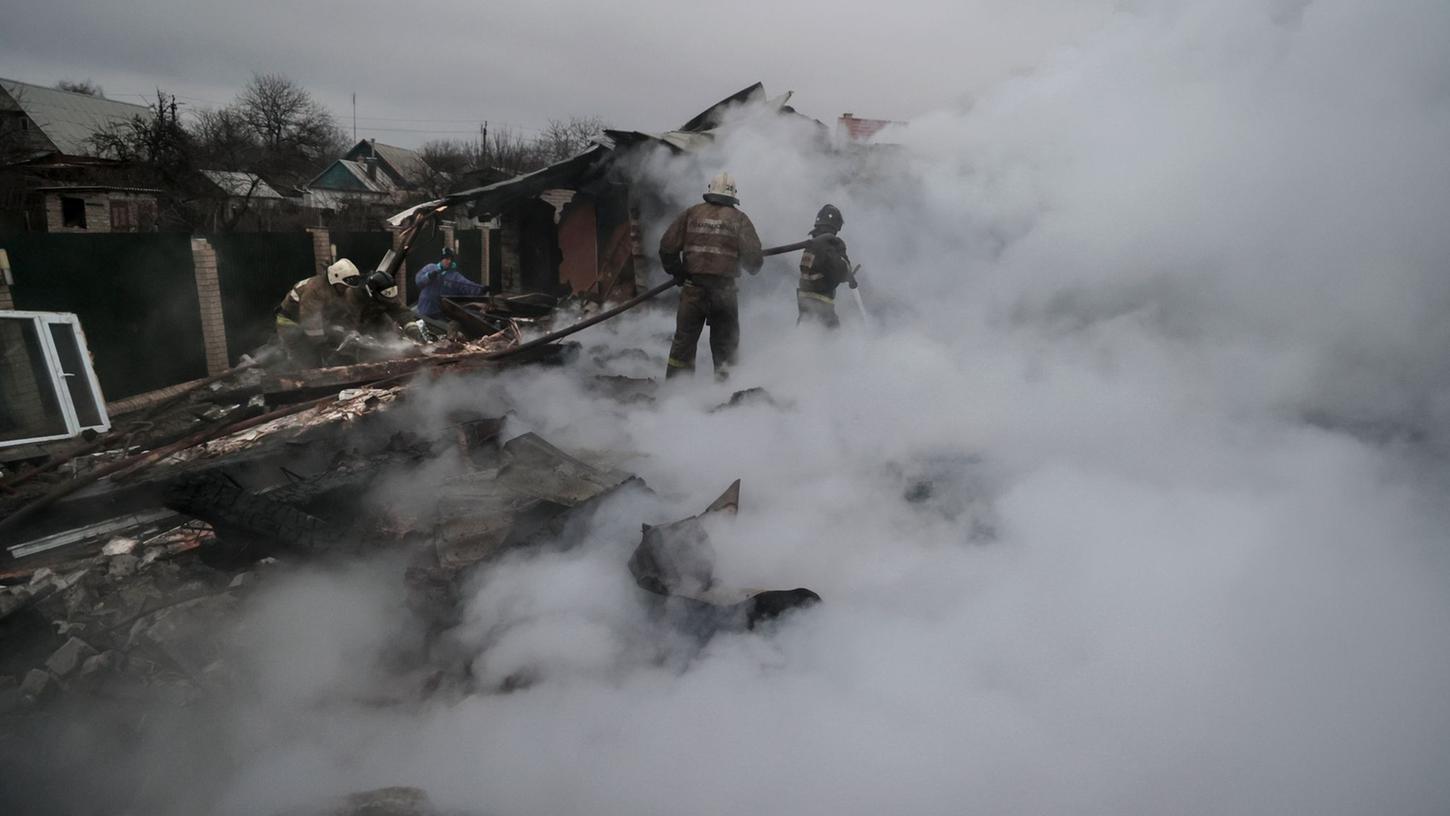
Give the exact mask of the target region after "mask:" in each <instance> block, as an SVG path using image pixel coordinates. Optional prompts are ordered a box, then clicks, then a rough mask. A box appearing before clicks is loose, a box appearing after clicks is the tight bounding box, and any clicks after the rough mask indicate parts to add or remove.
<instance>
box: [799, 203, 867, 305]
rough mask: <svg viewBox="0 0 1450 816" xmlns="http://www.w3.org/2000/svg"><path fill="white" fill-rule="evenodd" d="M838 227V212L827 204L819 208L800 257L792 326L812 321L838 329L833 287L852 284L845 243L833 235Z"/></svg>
mask: <svg viewBox="0 0 1450 816" xmlns="http://www.w3.org/2000/svg"><path fill="white" fill-rule="evenodd" d="M840 225H841V215H840V211H839V210H837V209H836V208H835V207H832V206H830V205H829V204H828V205H826V207H823V208H821V213H820V215H818V216H817V217H816V226H815V228H814V229H812V230H811V245H810V246H808V247H806V249H805V251H804V252H802V253H801V279H800V284H799V286H798V287H797V288H796V305H797V306H798V307H799V308H800V316H799V317H798V318H797V319H796V323H800V322H802V321H806V320H813V321H816V322H818V323H821V324H822V325H825V326H827V327H828V328H832V329H834V328H836V327H837V326H839V325H841V319H840V318H839V317H837V316H836V287H838V286H840V285H841V284H843V283H851V284H852V285H854V281H853V279H852V276H851V259H850V258H849V257H848V256H847V255H846V242H845V241H843V240H841V238H840V236H838V235H837V234H836V231H837V230H839V229H840Z"/></svg>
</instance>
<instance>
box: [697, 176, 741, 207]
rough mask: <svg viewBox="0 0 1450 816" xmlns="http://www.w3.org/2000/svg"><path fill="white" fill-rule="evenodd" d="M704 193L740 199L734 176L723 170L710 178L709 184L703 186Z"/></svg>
mask: <svg viewBox="0 0 1450 816" xmlns="http://www.w3.org/2000/svg"><path fill="white" fill-rule="evenodd" d="M705 195H716V196H724V197H725V198H728V199H731V200H733V201H736V202H739V200H740V196H739V194H738V192H737V191H736V189H735V177H734V176H732V175H730V174H729V173H726V172H724V171H721V172H720V174H719V175H717V176H715V177H714V178H712V179H710V185H709V186H708V187H706V188H705Z"/></svg>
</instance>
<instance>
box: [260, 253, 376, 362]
mask: <svg viewBox="0 0 1450 816" xmlns="http://www.w3.org/2000/svg"><path fill="white" fill-rule="evenodd" d="M361 284H362V275H360V274H359V273H358V271H357V266H356V265H354V264H353V262H352V261H349V260H348V259H346V258H343V259H342V260H340V261H338V262H336V263H334V264H332V265H331V266H329V267H327V269H325V270H323V271H322V272H319V273H318V274H316V275H313V276H312V277H310V278H304V279H302V280H300V281H298V282H297V283H295V284H293V286H292V289H291V290H290V291H288V292H287V296H286V297H284V298H282V302H281V303H280V304H278V306H277V311H276V315H277V339H278V340H279V341H280V342H281V344H282V348H283V349H284V350H286V352H287V356H288V358H289V359H290V360H291V361H292V364H293V365H295V366H297V367H298V368H316V367H317V366H319V365H322V362H323V356H324V354H325V353H326V352H329V351H331V350H332V349H334V348H336V347H337V344H338V343H340V342H342V340H343V339H344V338H345V337H346V336H347V332H348V331H349V330H352V329H354V328H355V322H356V321H355V317H354V311H355V310H354V309H353V308H352V306H351V304H350V303H349V299H348V297H347V293H348V291H349V290H351V289H353V288H355V287H357V286H359V285H361Z"/></svg>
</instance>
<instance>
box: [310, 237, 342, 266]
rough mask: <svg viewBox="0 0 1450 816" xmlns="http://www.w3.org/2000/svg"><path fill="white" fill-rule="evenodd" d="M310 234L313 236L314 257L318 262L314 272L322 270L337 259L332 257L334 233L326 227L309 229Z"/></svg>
mask: <svg viewBox="0 0 1450 816" xmlns="http://www.w3.org/2000/svg"><path fill="white" fill-rule="evenodd" d="M307 232H308V234H309V235H311V236H312V258H313V260H315V261H316V262H317V268H316V269H313V270H312V272H313V274H316V273H318V272H321V271H322V270H324V269H326V268H327V267H329V266H332V262H333V261H334V260H336V259H335V258H333V257H332V233H331V232H329V231H328V230H327V229H326V228H313V229H309V230H308V231H307Z"/></svg>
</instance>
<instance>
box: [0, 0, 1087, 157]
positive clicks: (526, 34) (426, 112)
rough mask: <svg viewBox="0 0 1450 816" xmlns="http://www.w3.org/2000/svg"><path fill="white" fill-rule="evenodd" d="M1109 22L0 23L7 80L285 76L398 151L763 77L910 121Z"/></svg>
mask: <svg viewBox="0 0 1450 816" xmlns="http://www.w3.org/2000/svg"><path fill="white" fill-rule="evenodd" d="M1113 5H1114V4H1113V3H1112V2H1110V0H1021V1H1020V2H1017V3H1002V2H1000V0H996V1H995V2H994V0H955V1H952V0H947V1H945V2H944V1H943V0H898V1H897V2H889V3H887V2H882V3H871V4H865V3H838V4H834V5H832V4H825V3H819V2H804V0H737V2H734V3H729V4H694V3H679V2H668V3H667V2H661V0H625V2H615V3H593V2H577V1H576V2H553V1H551V0H532V2H520V1H519V0H501V1H500V2H488V3H478V2H465V1H464V0H424V2H416V3H383V2H379V0H346V1H344V0H323V1H322V2H295V1H294V2H281V1H280V0H254V2H248V3H235V2H232V3H214V2H198V1H197V0H128V2H124V3H96V2H93V0H45V1H43V2H37V1H36V0H20V3H19V13H16V12H15V11H10V12H9V13H7V14H6V15H5V18H6V22H5V25H4V26H0V76H4V77H6V78H11V79H18V80H22V81H26V82H33V83H36V84H41V85H50V84H54V83H55V82H57V81H59V80H62V79H92V80H94V81H95V82H97V83H99V84H100V85H101V86H102V87H103V88H104V89H105V92H106V95H107V96H108V97H111V98H114V99H122V100H127V101H136V102H139V101H142V100H143V97H145V96H147V95H154V92H155V89H156V88H157V87H160V88H162V89H164V90H166V91H169V92H171V93H175V94H176V95H177V96H178V97H179V98H180V101H181V102H183V103H186V104H191V105H194V106H197V107H208V106H212V107H214V106H217V105H219V104H223V103H225V102H227V101H228V100H230V99H231V98H232V97H233V96H235V94H236V91H237V89H238V88H239V87H240V86H241V85H242V84H243V83H245V82H246V80H247V79H248V77H249V76H250V75H251V73H252V72H254V71H264V72H280V73H283V74H286V75H287V76H290V77H292V78H293V79H295V80H297V81H298V82H300V83H301V84H303V85H304V86H306V87H307V88H309V89H310V90H312V91H313V92H315V93H316V94H317V95H318V96H319V97H320V98H321V99H322V100H323V101H324V102H326V103H327V104H328V105H329V106H330V107H331V108H332V109H333V111H334V112H335V113H336V114H337V116H338V121H339V124H341V125H343V126H344V128H345V129H351V126H352V115H351V114H352V111H351V101H350V100H351V94H352V93H353V92H356V93H357V122H358V134H359V135H360V136H372V137H374V138H377V139H379V140H384V141H387V142H391V143H396V144H401V145H417V144H420V143H422V142H424V141H427V140H429V139H433V138H443V137H460V138H463V137H467V136H470V135H473V134H476V133H477V131H478V125H479V123H480V122H481V121H484V120H487V121H488V122H489V123H490V127H495V128H496V127H499V126H501V125H507V126H512V127H514V128H517V129H529V128H538V127H540V126H541V125H543V124H544V123H545V122H546V121H547V120H548V119H550V118H565V117H568V116H570V115H574V114H581V115H590V114H595V115H599V116H602V117H604V118H605V119H606V120H607V121H608V122H609V123H610V124H613V125H615V126H620V127H629V128H639V129H643V130H660V129H665V128H669V127H674V126H678V125H679V124H681V123H683V122H684V121H685V120H686V119H688V118H689V117H691V116H693V115H694V114H695V113H698V112H699V111H700V110H702V109H703V108H705V107H706V106H708V105H709V104H711V103H713V102H715V101H717V100H718V99H720V98H722V97H724V96H726V95H728V94H730V93H732V92H734V91H736V90H738V89H740V88H743V87H745V86H746V85H749V84H750V83H752V82H755V81H757V80H759V81H763V82H764V83H765V86H766V90H767V91H769V92H770V93H771V94H772V95H774V94H778V93H780V92H782V91H785V90H793V91H795V92H796V96H795V99H794V102H795V104H796V106H797V108H798V109H800V110H801V111H802V112H803V113H807V114H810V115H812V116H815V117H817V118H820V119H823V120H829V119H831V118H834V117H835V116H837V115H839V114H841V113H843V112H847V111H849V112H852V113H855V114H857V115H858V116H865V117H871V118H889V119H908V118H911V117H914V116H917V115H920V114H923V113H926V112H929V111H932V110H936V109H939V108H942V107H951V106H956V105H960V104H961V103H962V102H963V101H964V100H966V99H969V98H970V97H971V96H973V95H974V94H977V93H980V92H981V91H982V89H984V88H985V87H987V86H988V85H990V84H991V83H993V82H996V81H999V80H1001V79H1002V78H1004V77H1007V76H1010V75H1011V74H1013V73H1014V72H1020V71H1024V70H1030V69H1032V67H1033V66H1035V65H1037V64H1039V63H1040V62H1041V61H1042V59H1043V58H1044V57H1046V56H1048V55H1050V54H1052V53H1053V52H1054V51H1056V50H1058V49H1060V48H1063V47H1065V46H1070V45H1071V44H1072V43H1073V42H1075V41H1076V40H1078V39H1079V38H1081V37H1083V36H1085V35H1087V34H1088V33H1090V32H1091V31H1092V30H1094V29H1095V28H1097V27H1098V26H1100V25H1101V24H1102V23H1103V21H1104V20H1105V19H1106V18H1107V16H1108V15H1109V14H1110V13H1111V9H1112V6H1113ZM993 7H995V8H993Z"/></svg>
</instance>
